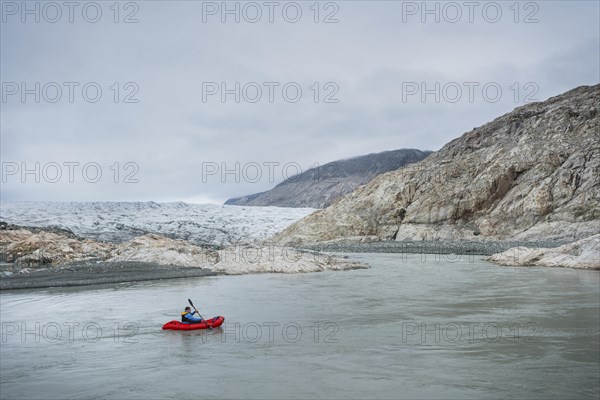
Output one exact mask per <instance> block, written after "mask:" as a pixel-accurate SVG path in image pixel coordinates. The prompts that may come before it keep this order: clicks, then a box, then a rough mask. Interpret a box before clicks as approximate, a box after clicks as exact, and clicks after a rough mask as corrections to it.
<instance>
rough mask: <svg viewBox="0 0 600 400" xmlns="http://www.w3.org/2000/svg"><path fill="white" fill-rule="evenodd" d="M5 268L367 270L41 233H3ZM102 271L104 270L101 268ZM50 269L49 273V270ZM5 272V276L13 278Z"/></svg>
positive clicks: (287, 257) (155, 241)
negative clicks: (124, 265)
mask: <svg viewBox="0 0 600 400" xmlns="http://www.w3.org/2000/svg"><path fill="white" fill-rule="evenodd" d="M0 251H1V253H0V254H2V257H3V260H1V261H4V262H8V263H13V264H14V265H15V266H16V267H17V269H18V272H20V273H29V272H32V270H31V269H29V268H28V267H36V268H39V267H47V266H57V265H62V264H70V263H76V262H81V261H103V262H107V263H112V264H115V263H128V264H131V263H132V262H137V263H138V264H140V265H143V264H144V263H146V264H157V265H165V266H173V267H189V268H202V269H207V270H211V271H214V272H219V273H224V274H236V275H237V274H249V273H261V272H277V273H298V272H318V271H324V270H344V269H356V268H367V266H366V265H364V264H361V263H356V262H351V261H348V260H345V259H344V258H342V257H330V256H326V255H322V254H319V253H316V252H301V251H298V250H294V249H290V248H285V247H280V246H261V247H258V246H249V245H245V246H231V247H227V248H225V249H223V250H219V251H215V250H212V249H210V248H206V247H200V246H196V245H194V244H192V243H190V242H187V241H184V240H176V239H170V238H166V237H164V236H159V235H154V234H147V235H143V236H138V237H136V238H133V239H132V240H129V241H127V242H124V243H120V244H117V243H106V242H96V241H93V240H90V239H81V238H72V237H71V236H68V235H63V234H59V233H54V232H46V231H43V230H40V229H38V230H37V231H36V232H31V231H30V230H27V229H11V230H0ZM98 268H101V266H99V267H98ZM44 269H45V268H44ZM12 273H13V272H12V271H4V272H3V275H5V276H9V275H12Z"/></svg>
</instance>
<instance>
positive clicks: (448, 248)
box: [297, 240, 568, 256]
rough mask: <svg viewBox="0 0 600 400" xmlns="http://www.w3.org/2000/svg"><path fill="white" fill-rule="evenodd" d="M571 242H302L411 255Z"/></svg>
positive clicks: (337, 250) (339, 249) (497, 250)
mask: <svg viewBox="0 0 600 400" xmlns="http://www.w3.org/2000/svg"><path fill="white" fill-rule="evenodd" d="M567 243H568V242H563V241H543V240H540V241H516V240H514V241H513V240H498V241H491V240H479V241H477V240H472V241H467V240H435V241H433V240H427V241H425V240H402V241H391V240H390V241H380V242H342V241H340V242H335V243H332V242H329V243H321V244H312V245H299V246H297V248H298V249H299V250H310V251H322V252H332V253H408V254H457V255H465V256H468V255H480V256H491V255H493V254H495V253H501V252H503V251H506V250H508V249H511V248H514V247H528V248H531V249H552V248H556V247H559V246H562V245H564V244H567Z"/></svg>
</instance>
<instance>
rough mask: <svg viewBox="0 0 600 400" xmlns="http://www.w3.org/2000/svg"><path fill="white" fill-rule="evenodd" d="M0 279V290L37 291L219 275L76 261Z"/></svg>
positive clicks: (136, 264)
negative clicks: (40, 289)
mask: <svg viewBox="0 0 600 400" xmlns="http://www.w3.org/2000/svg"><path fill="white" fill-rule="evenodd" d="M29 270H30V271H31V272H28V273H14V274H12V275H10V276H6V271H5V272H4V273H3V274H2V276H1V277H0V290H13V289H38V288H48V287H55V286H63V287H64V286H87V285H98V284H107V283H109V284H110V283H123V282H138V281H152V280H159V279H174V278H191V277H201V276H214V275H219V274H218V273H216V272H213V271H211V270H208V269H203V268H190V267H177V266H166V265H159V264H154V263H144V262H134V261H128V262H96V261H90V262H78V263H73V264H67V265H62V266H55V267H49V268H39V269H37V268H36V269H34V268H30V269H29Z"/></svg>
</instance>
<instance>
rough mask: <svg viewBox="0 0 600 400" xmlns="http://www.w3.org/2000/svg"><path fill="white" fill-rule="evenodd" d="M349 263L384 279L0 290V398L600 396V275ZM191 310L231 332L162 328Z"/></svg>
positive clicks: (236, 279)
mask: <svg viewBox="0 0 600 400" xmlns="http://www.w3.org/2000/svg"><path fill="white" fill-rule="evenodd" d="M349 256H350V257H351V258H353V259H357V260H359V261H365V262H368V263H369V264H370V265H371V266H372V268H371V269H368V270H353V271H345V272H322V273H307V274H294V275H283V274H262V275H243V276H217V277H203V278H191V279H175V280H165V281H152V282H137V283H127V284H115V285H105V286H89V287H76V288H51V289H40V290H27V291H11V292H2V293H1V294H0V310H1V313H0V320H1V323H2V338H1V346H0V372H1V374H0V375H1V378H0V397H1V398H2V399H10V398H21V399H22V398H46V399H59V398H60V399H63V398H77V399H86V398H119V399H134V398H170V399H175V398H176V399H186V398H188V399H195V398H261V399H262V398H361V399H363V398H394V399H397V398H540V399H542V398H543V399H549V398H556V399H564V398H570V399H573V398H598V396H599V394H600V391H599V383H598V377H599V374H600V364H599V361H598V360H599V358H600V354H599V352H600V351H599V346H600V343H599V326H600V274H599V273H598V272H597V271H582V270H571V269H549V268H511V267H499V266H495V265H492V264H489V263H487V262H485V261H482V260H481V259H480V258H479V257H471V258H469V257H465V256H463V257H461V259H460V260H455V259H450V258H448V257H451V256H442V257H444V258H443V259H439V258H436V256H434V255H419V254H414V255H402V254H350V255H349ZM438 257H440V256H438ZM188 298H190V299H192V300H193V301H194V303H195V304H196V305H197V306H199V308H200V311H201V313H202V314H203V316H205V317H213V316H216V315H223V316H225V318H226V322H225V325H223V327H221V328H218V329H215V330H212V331H191V332H178V331H162V330H161V326H162V324H164V323H165V322H167V321H169V320H171V319H177V318H178V316H179V312H180V311H182V309H183V307H185V306H186V305H187V299H188Z"/></svg>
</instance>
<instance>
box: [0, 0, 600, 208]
mask: <svg viewBox="0 0 600 400" xmlns="http://www.w3.org/2000/svg"><path fill="white" fill-rule="evenodd" d="M204 3H205V4H208V3H206V2H204ZM409 3H410V2H396V3H394V2H367V1H364V2H361V1H357V2H336V3H335V4H337V6H338V7H339V10H338V12H337V13H336V15H335V16H336V17H337V18H338V19H339V22H338V23H332V24H324V23H314V22H313V16H314V15H313V14H312V11H311V10H310V9H309V8H308V7H309V6H310V5H311V4H312V3H310V4H309V3H298V4H301V7H302V10H303V17H302V19H301V20H300V21H299V22H298V23H295V24H292V23H287V22H285V21H284V20H283V19H282V18H281V14H277V13H276V14H275V16H276V17H275V22H273V23H269V22H266V21H264V20H263V21H261V22H258V23H255V24H252V23H247V22H243V21H242V22H241V23H233V22H231V21H230V22H228V23H221V22H220V20H219V19H218V17H215V16H211V17H209V18H208V22H207V23H203V22H202V4H203V3H202V2H166V1H156V2H154V1H153V2H137V3H135V4H137V5H138V6H139V11H138V12H137V13H136V15H135V16H136V17H137V18H138V19H139V22H138V23H134V24H124V23H114V22H113V20H112V18H113V14H112V11H111V10H109V9H108V6H109V5H110V4H109V3H101V4H102V7H103V16H102V19H101V20H100V21H99V22H98V23H95V24H92V23H88V22H86V21H84V20H83V19H82V18H81V17H80V14H77V13H76V14H75V16H76V20H75V21H74V22H73V23H69V22H68V21H65V20H61V21H59V22H57V23H54V24H51V23H47V22H45V21H43V20H42V21H41V22H40V23H32V22H31V21H29V22H27V23H21V22H20V20H19V18H18V17H19V16H18V15H17V16H12V15H6V14H3V17H5V18H6V22H3V23H2V24H1V25H0V29H1V34H2V35H1V38H0V41H1V54H0V55H1V59H0V66H1V72H2V82H3V84H4V85H6V83H7V82H17V83H21V82H27V84H28V85H29V86H30V87H32V85H33V83H34V82H40V83H41V85H43V84H45V83H48V82H57V83H59V84H61V85H62V83H63V82H79V83H80V86H78V87H77V89H76V90H75V99H74V102H73V103H70V102H68V101H66V96H67V94H66V92H65V88H64V86H63V97H62V99H61V101H58V102H57V103H54V104H53V103H49V102H48V101H45V100H44V99H43V98H42V100H41V101H40V103H35V102H34V101H33V100H32V98H33V97H32V95H28V97H27V101H26V102H24V103H23V102H21V101H19V100H18V96H10V97H9V98H8V100H7V101H6V102H2V103H1V104H0V106H1V107H2V115H1V144H2V146H1V147H2V149H1V156H2V162H3V168H4V169H5V171H4V172H7V170H6V168H13V167H14V166H15V165H17V166H18V167H19V168H20V166H21V163H27V166H28V167H30V168H33V166H34V163H36V162H38V163H40V169H41V170H43V169H44V167H46V170H45V173H46V175H48V176H44V174H43V173H42V172H44V171H40V182H39V183H36V182H35V181H34V178H35V174H29V175H26V176H25V177H24V178H25V179H21V176H20V173H17V174H14V175H8V176H5V177H4V178H5V182H3V183H2V200H156V201H171V200H184V201H197V202H206V201H214V202H221V201H223V200H225V199H226V198H228V197H232V196H237V195H242V194H247V193H253V192H258V191H263V190H267V189H269V188H270V187H272V186H273V185H274V184H275V183H277V182H279V181H281V180H282V179H283V178H285V176H286V172H287V173H292V172H293V171H294V168H291V167H290V168H288V169H287V170H286V169H285V166H286V165H287V166H288V167H289V166H290V165H291V166H296V165H300V166H301V167H302V168H303V169H306V168H309V167H311V166H314V165H315V164H316V163H321V164H322V163H325V162H328V161H332V160H335V159H339V158H346V157H351V156H355V155H359V154H365V153H369V152H375V151H383V150H390V149H396V148H402V147H413V148H420V149H427V150H437V149H439V148H440V147H441V146H442V145H443V144H444V143H446V142H448V141H449V140H451V139H453V138H455V137H457V136H459V135H460V134H462V133H463V132H465V131H467V130H470V129H472V128H473V127H475V126H479V125H481V124H483V123H485V122H487V121H489V120H491V119H493V118H495V117H496V116H498V115H500V114H503V113H505V112H508V111H510V110H512V109H513V108H515V107H517V106H519V105H522V104H523V102H524V99H525V98H526V96H527V95H532V96H531V97H532V98H534V99H537V100H544V99H546V98H548V97H550V96H553V95H556V94H559V93H561V92H563V91H565V90H568V89H571V88H573V87H575V86H578V85H585V84H588V85H589V84H595V83H597V82H598V81H599V80H600V77H599V74H600V61H599V59H598V48H599V46H600V42H599V33H598V32H599V21H598V12H599V10H598V7H599V5H598V3H597V2H567V1H564V2H561V1H557V2H533V3H532V2H529V3H532V4H536V5H537V7H538V9H537V11H536V10H535V9H525V4H527V3H520V4H521V6H522V8H521V9H520V13H519V16H518V18H519V23H515V22H514V18H515V15H514V12H513V11H512V10H511V9H509V6H510V5H511V4H513V3H510V4H509V3H498V4H502V12H503V14H502V18H501V19H500V21H498V22H497V23H489V22H487V21H486V20H485V19H484V18H483V17H482V15H481V14H480V13H479V14H478V13H477V12H476V13H475V14H474V21H473V22H472V23H471V22H469V21H468V20H466V18H467V17H466V15H463V19H462V20H461V21H460V22H458V23H449V22H447V21H444V18H443V15H442V19H441V22H440V23H435V22H433V21H432V20H431V17H428V18H429V20H428V21H427V22H426V23H422V22H421V20H420V15H411V16H407V21H406V22H403V19H402V7H406V6H407V4H409ZM15 4H21V3H20V2H17V3H15ZM40 4H42V5H43V4H45V3H43V2H42V3H40ZM81 4H84V3H81ZM111 4H112V3H111ZM123 4H124V3H121V5H123ZM216 4H221V2H218V3H216ZM229 4H234V3H229ZM240 4H244V3H240ZM258 4H262V3H260V2H259V3H258ZM280 4H281V5H282V6H283V5H284V4H287V3H284V2H281V3H280ZM324 4H325V3H321V5H324ZM410 4H417V5H420V4H422V3H421V2H416V3H410ZM428 4H430V5H432V4H437V3H434V2H430V3H428ZM447 4H448V3H439V7H440V9H443V7H444V6H445V5H447ZM457 4H462V3H460V2H459V3H457ZM480 4H481V5H482V7H483V5H485V4H487V3H480ZM432 7H433V6H432ZM332 10H333V9H328V10H321V13H320V15H319V17H320V18H321V19H322V18H323V17H324V15H326V14H327V13H328V12H331V11H332ZM130 11H131V10H121V13H120V16H119V18H120V19H122V18H123V17H124V16H125V15H126V14H127V13H128V12H130ZM263 11H265V10H264V9H263ZM463 11H464V12H466V11H467V10H466V9H463ZM532 11H535V13H534V15H533V17H532V18H537V19H538V20H539V22H538V23H523V19H524V18H525V17H526V16H527V15H529V14H530V13H531V12H532ZM78 15H79V17H78ZM263 18H266V16H265V15H263ZM86 82H96V83H97V84H98V85H99V86H100V87H101V88H102V98H101V100H100V101H99V102H97V103H89V102H87V101H85V100H84V99H83V98H82V94H81V90H80V89H81V87H82V86H83V85H84V84H85V83H86ZM115 82H118V87H119V99H118V100H119V101H118V102H117V103H115V102H114V101H113V96H114V94H115V87H114V86H112V85H113V84H114V83H115ZM128 82H133V83H134V84H135V85H136V86H135V87H137V88H139V92H137V93H136V94H135V95H133V98H134V99H137V100H139V102H138V103H124V102H123V100H124V98H125V96H126V95H127V94H132V91H133V89H132V88H133V87H132V86H129V88H126V87H125V85H126V83H128ZM203 82H217V83H220V82H227V85H228V87H229V88H231V87H233V86H234V83H235V82H240V84H241V85H242V86H243V85H244V84H245V83H248V82H257V83H259V84H260V86H261V87H262V88H263V97H262V100H261V101H259V102H258V103H256V104H253V103H249V102H246V101H243V100H242V101H241V102H240V103H235V102H234V101H233V96H232V95H229V96H228V97H227V99H226V100H227V102H226V103H222V102H221V101H220V100H219V96H212V97H210V98H209V99H208V101H207V102H203V101H202V89H203ZM264 82H278V83H280V86H279V87H278V88H277V90H276V91H275V95H276V97H275V101H274V102H273V103H270V102H268V101H267V100H266V95H267V93H266V87H265V86H264V85H262V83H264ZM287 82H296V83H297V84H298V85H300V87H301V88H302V97H301V98H300V101H298V102H297V103H289V102H286V101H285V100H284V99H283V98H282V93H281V90H280V89H281V87H282V86H283V85H284V84H285V83H287ZM314 82H318V83H319V95H320V98H319V100H320V101H319V102H318V103H315V102H314V99H313V96H314V87H313V86H312V85H313V83H314ZM327 82H333V83H335V84H336V85H337V87H339V92H337V93H336V94H335V96H334V98H336V99H338V100H339V102H338V103H331V104H327V103H323V101H322V100H323V98H324V97H323V96H325V95H326V94H328V93H332V92H333V90H332V89H331V87H330V88H329V89H326V88H325V87H324V85H325V84H326V83H327ZM411 82H414V83H415V84H417V85H420V84H421V83H424V84H425V85H426V87H428V88H433V87H435V83H436V82H439V84H440V88H443V87H444V85H445V84H446V85H447V84H449V83H452V82H456V83H457V84H458V86H459V87H460V88H461V89H462V90H463V93H462V97H461V98H460V100H458V101H456V102H450V101H448V99H447V98H444V97H443V96H442V98H441V100H440V101H439V102H436V101H435V100H436V99H435V97H434V96H433V95H427V96H426V97H425V99H424V101H422V99H421V96H420V93H419V94H415V95H412V96H408V97H406V98H403V91H405V90H406V88H407V86H406V85H407V84H411ZM465 82H477V83H478V85H479V86H478V87H477V89H476V90H475V92H474V93H475V97H474V99H473V101H469V99H468V96H467V89H468V88H467V87H465V86H464V83H465ZM486 83H494V84H496V85H498V86H499V87H500V88H501V89H502V96H500V98H499V99H498V101H497V102H491V101H486V99H485V98H484V97H483V95H482V92H481V90H480V89H481V87H483V86H484V85H485V84H486ZM515 83H516V84H517V86H513V85H514V84H515ZM527 84H530V85H529V86H527ZM532 85H533V86H532ZM111 87H112V88H113V89H111ZM311 87H313V89H311ZM511 88H512V89H511ZM516 88H518V89H519V92H518V93H516V92H515V90H516ZM447 89H448V90H449V91H448V92H447V93H446V94H447V95H449V96H452V95H453V94H452V93H453V92H452V91H451V89H452V87H451V86H447ZM49 93H50V94H51V92H49ZM515 96H516V98H515ZM53 162H54V163H58V164H59V165H62V164H63V163H64V162H79V163H80V167H82V166H83V165H85V164H86V163H98V165H100V167H101V170H102V173H103V175H102V179H100V180H99V181H98V182H96V183H90V182H88V181H86V179H88V180H90V179H89V178H90V177H85V178H86V179H84V178H83V177H82V176H80V175H81V174H80V175H76V176H75V178H74V182H72V183H71V182H69V181H68V179H66V172H67V170H66V169H64V168H63V171H62V172H63V175H64V177H63V178H62V179H59V180H58V182H56V183H51V182H49V179H47V178H48V177H50V178H52V175H51V172H52V168H51V166H50V167H49V166H48V165H49V164H48V163H53ZM117 162H118V163H119V165H118V168H116V167H115V163H117ZM127 162H132V163H135V166H136V167H139V170H138V171H137V172H136V173H135V174H134V178H135V179H138V180H139V182H138V183H125V182H123V179H124V177H125V176H127V174H128V173H131V172H132V171H133V169H131V168H130V169H125V168H124V165H125V163H127ZM207 163H216V164H217V165H219V168H220V166H221V165H223V163H224V165H225V166H226V167H227V168H229V169H234V168H235V166H236V163H239V165H240V175H241V176H239V177H238V178H239V179H238V181H239V182H236V179H235V176H234V175H233V174H229V175H226V176H225V179H221V176H220V174H219V173H218V174H215V175H210V176H204V178H205V179H203V174H202V172H203V169H204V170H206V168H207V165H209V164H207ZM249 163H257V164H258V165H260V166H261V168H262V170H261V171H260V172H261V173H262V179H259V180H258V181H257V182H254V181H253V180H252V179H244V178H248V177H247V176H244V175H243V172H244V171H243V168H244V167H248V166H252V165H254V164H249ZM265 163H279V164H278V165H277V166H273V167H272V168H273V171H271V172H273V173H274V176H273V177H272V178H273V179H271V180H270V179H268V178H269V172H270V170H269V167H268V166H265ZM210 165H211V166H212V165H214V164H210ZM270 165H273V164H270ZM111 166H112V167H113V168H112V169H111ZM115 169H117V170H118V172H119V174H118V176H117V175H116V172H115ZM250 170H251V168H247V170H246V171H245V172H246V173H250V172H251V171H250ZM88 172H90V173H91V172H92V170H90V171H88ZM50 180H51V179H50ZM115 180H116V181H118V182H116V183H115ZM23 181H24V182H23Z"/></svg>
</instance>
